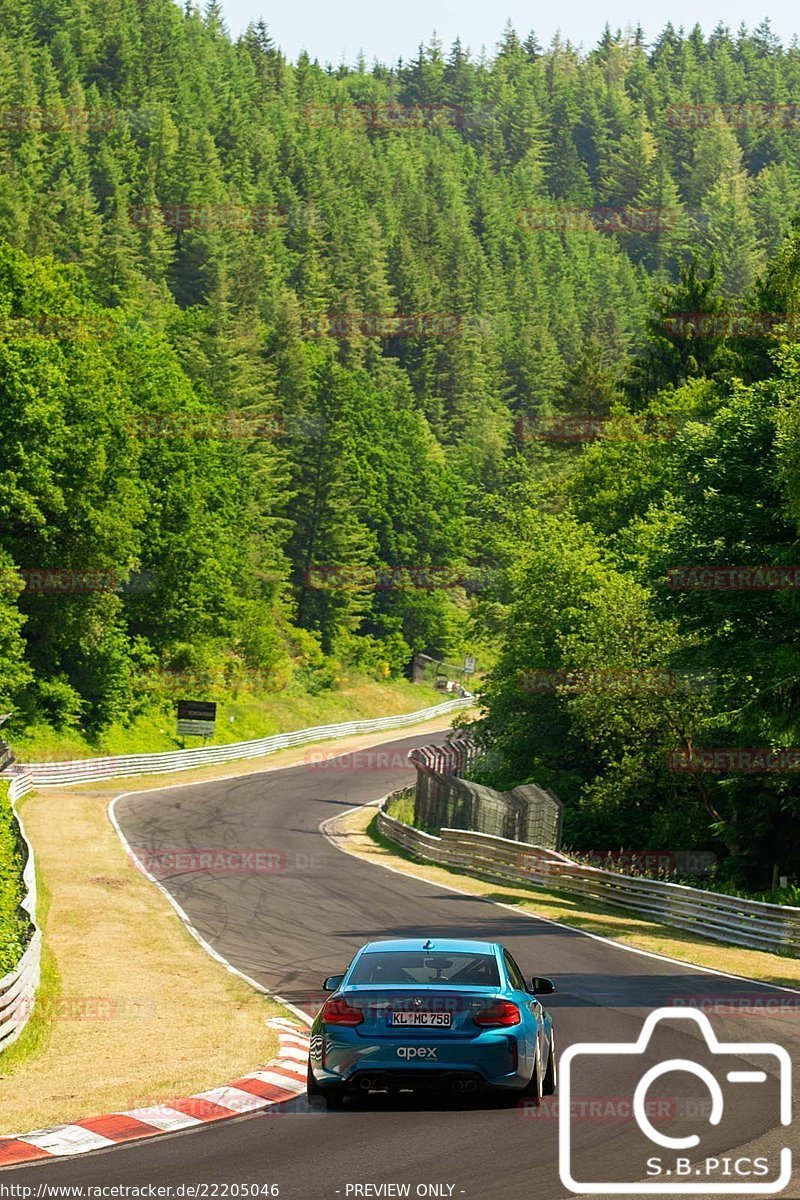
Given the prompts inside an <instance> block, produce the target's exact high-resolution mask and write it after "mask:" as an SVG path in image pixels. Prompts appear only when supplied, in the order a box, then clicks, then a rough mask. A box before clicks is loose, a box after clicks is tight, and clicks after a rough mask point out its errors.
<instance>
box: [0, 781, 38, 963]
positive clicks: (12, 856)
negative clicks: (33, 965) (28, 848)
mask: <svg viewBox="0 0 800 1200" xmlns="http://www.w3.org/2000/svg"><path fill="white" fill-rule="evenodd" d="M7 790H8V789H7V786H6V785H5V784H3V783H0V977H2V976H3V975H6V974H7V973H8V972H9V971H13V970H14V968H15V967H16V965H17V963H18V962H19V960H20V958H21V957H22V954H23V952H24V950H25V947H26V945H27V944H28V942H29V940H30V937H31V934H32V933H33V927H32V925H31V922H30V920H29V919H28V915H27V913H26V912H25V911H24V910H23V909H21V908H20V903H21V902H22V900H24V898H25V885H24V884H23V882H22V870H23V867H24V866H25V848H24V843H23V841H22V838H21V837H20V833H19V827H18V825H17V822H16V819H15V817H14V813H13V811H12V809H11V801H10V800H9V799H8V794H7Z"/></svg>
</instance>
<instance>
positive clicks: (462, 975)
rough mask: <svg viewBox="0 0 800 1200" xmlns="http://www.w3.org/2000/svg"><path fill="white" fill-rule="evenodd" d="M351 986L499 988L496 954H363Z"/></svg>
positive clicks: (416, 952) (402, 951)
mask: <svg viewBox="0 0 800 1200" xmlns="http://www.w3.org/2000/svg"><path fill="white" fill-rule="evenodd" d="M348 983H362V984H363V983H375V984H381V983H389V984H398V983H408V984H426V983H431V984H441V985H445V986H447V987H458V986H459V985H462V984H466V985H470V986H473V987H499V985H500V975H499V972H498V970H497V962H496V960H495V957H494V955H493V954H464V953H458V952H456V953H447V952H446V951H444V950H439V951H436V950H433V951H430V952H429V953H425V952H424V951H422V950H395V951H390V952H388V953H383V952H381V951H373V952H372V953H370V954H362V955H361V958H360V959H359V960H358V962H357V963H356V965H355V967H354V969H353V974H352V975H351V977H350V979H349V980H348Z"/></svg>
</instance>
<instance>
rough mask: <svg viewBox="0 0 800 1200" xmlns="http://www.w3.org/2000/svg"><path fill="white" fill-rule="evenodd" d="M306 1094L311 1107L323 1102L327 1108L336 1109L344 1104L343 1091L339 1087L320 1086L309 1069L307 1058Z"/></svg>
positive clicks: (309, 1063)
mask: <svg viewBox="0 0 800 1200" xmlns="http://www.w3.org/2000/svg"><path fill="white" fill-rule="evenodd" d="M306 1096H307V1097H308V1103H309V1104H310V1105H311V1106H312V1108H316V1107H317V1106H318V1105H319V1104H324V1105H325V1106H326V1107H327V1108H330V1109H337V1108H341V1107H342V1105H343V1104H344V1093H343V1091H342V1089H341V1088H340V1087H320V1085H319V1084H318V1083H317V1081H316V1079H315V1078H314V1072H313V1071H312V1070H311V1059H310V1058H309V1060H308V1071H307V1072H306Z"/></svg>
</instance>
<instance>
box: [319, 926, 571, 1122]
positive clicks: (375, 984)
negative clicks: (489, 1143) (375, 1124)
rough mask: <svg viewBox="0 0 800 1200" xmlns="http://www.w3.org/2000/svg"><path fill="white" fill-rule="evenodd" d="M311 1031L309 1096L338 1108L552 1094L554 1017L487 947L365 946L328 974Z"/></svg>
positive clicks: (536, 988)
mask: <svg viewBox="0 0 800 1200" xmlns="http://www.w3.org/2000/svg"><path fill="white" fill-rule="evenodd" d="M323 986H324V988H325V990H326V991H328V992H333V993H334V995H333V996H331V997H330V999H329V1000H327V1001H326V1002H325V1004H324V1005H323V1007H322V1009H321V1010H320V1012H319V1013H318V1014H317V1017H316V1019H315V1021H314V1024H313V1027H312V1030H311V1053H310V1055H309V1060H308V1098H309V1100H310V1101H312V1102H315V1101H318V1100H325V1101H326V1102H327V1106H328V1107H329V1108H339V1107H340V1106H341V1105H342V1102H343V1100H344V1097H345V1095H346V1094H347V1093H350V1094H353V1093H356V1094H361V1095H366V1094H369V1093H380V1092H383V1093H386V1092H399V1091H404V1090H417V1089H420V1088H445V1089H450V1090H452V1091H453V1092H455V1093H462V1094H463V1093H468V1092H476V1091H477V1090H478V1089H491V1090H493V1091H497V1092H498V1093H500V1092H502V1093H504V1094H505V1095H507V1096H509V1097H519V1096H525V1097H528V1098H529V1099H530V1100H531V1101H532V1102H533V1103H534V1104H538V1103H539V1102H540V1101H541V1098H542V1096H547V1095H552V1093H553V1092H554V1091H555V1090H556V1055H555V1038H554V1034H553V1020H552V1018H551V1016H550V1014H549V1013H548V1012H546V1011H545V1009H544V1008H543V1007H542V1005H541V1003H540V1001H539V1000H538V998H537V993H538V994H539V995H549V994H550V993H551V992H554V991H555V986H554V985H553V983H552V982H551V981H550V980H549V979H542V978H536V977H534V978H533V979H532V980H531V984H530V987H529V986H528V985H527V984H526V983H525V979H524V977H523V975H522V972H521V971H520V969H519V967H518V966H517V964H516V963H515V962H514V959H513V958H512V957H511V955H510V954H509V952H508V950H505V949H504V948H503V947H502V946H499V945H497V944H496V943H494V942H470V941H462V940H460V939H459V940H455V939H446V940H435V941H434V940H430V939H429V940H427V941H423V940H421V939H419V940H417V939H412V938H403V939H399V940H396V941H384V942H369V943H368V944H367V945H366V946H364V947H362V949H361V950H359V951H358V953H357V954H356V956H355V958H354V959H353V961H352V962H351V963H350V966H349V967H348V969H347V971H346V972H345V974H344V975H332V976H331V977H330V978H329V979H326V980H325V983H324V985H323Z"/></svg>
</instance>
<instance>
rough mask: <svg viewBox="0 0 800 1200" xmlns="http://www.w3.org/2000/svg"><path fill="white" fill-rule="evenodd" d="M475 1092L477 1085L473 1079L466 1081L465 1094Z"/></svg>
mask: <svg viewBox="0 0 800 1200" xmlns="http://www.w3.org/2000/svg"><path fill="white" fill-rule="evenodd" d="M477 1090H478V1085H477V1083H476V1082H475V1080H474V1079H468V1080H467V1082H466V1083H465V1084H464V1091H465V1092H477Z"/></svg>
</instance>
